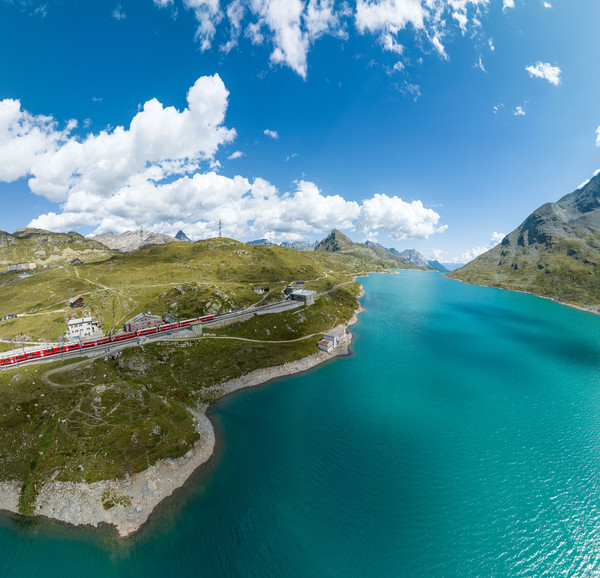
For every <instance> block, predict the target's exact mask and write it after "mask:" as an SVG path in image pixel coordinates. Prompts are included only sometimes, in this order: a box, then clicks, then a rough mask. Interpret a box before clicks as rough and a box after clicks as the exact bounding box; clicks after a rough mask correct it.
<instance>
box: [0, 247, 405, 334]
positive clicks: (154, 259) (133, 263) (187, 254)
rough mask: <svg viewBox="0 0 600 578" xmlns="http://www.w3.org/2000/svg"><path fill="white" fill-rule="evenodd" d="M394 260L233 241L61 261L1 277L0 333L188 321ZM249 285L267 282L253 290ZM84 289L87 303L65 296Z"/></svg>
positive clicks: (325, 284)
mask: <svg viewBox="0 0 600 578" xmlns="http://www.w3.org/2000/svg"><path fill="white" fill-rule="evenodd" d="M386 266H387V267H391V266H396V264H394V263H393V262H383V261H372V260H370V259H368V260H365V259H361V258H360V257H357V256H355V255H344V254H329V253H314V252H311V253H308V252H300V251H295V250H293V249H286V248H284V247H279V246H275V245H269V246H265V245H248V244H246V243H240V242H238V241H234V240H232V239H224V238H218V239H209V240H206V241H198V242H197V243H181V242H179V243H170V244H168V245H151V246H148V247H145V248H143V249H141V250H138V251H135V252H132V253H126V254H113V255H111V256H110V257H109V258H108V259H106V260H104V261H101V262H96V263H90V264H89V265H78V266H71V265H64V264H63V265H59V266H54V267H49V268H47V269H41V270H38V271H36V272H34V273H32V274H31V275H29V276H27V277H25V278H22V276H21V275H19V274H15V273H9V274H3V275H0V291H1V292H2V300H0V317H5V316H6V315H8V314H11V313H12V314H16V315H19V317H17V318H15V319H8V320H5V321H0V339H15V340H17V341H19V342H25V343H27V342H28V341H43V340H46V339H48V340H54V339H58V338H59V337H60V336H61V335H62V334H64V332H65V330H66V320H67V319H68V318H71V317H74V316H77V317H82V316H85V315H91V316H93V317H94V318H95V319H98V320H99V321H101V322H102V323H103V328H104V331H105V333H108V332H109V331H110V330H111V328H112V330H113V331H116V330H118V329H120V328H121V327H122V326H123V325H124V323H125V321H126V320H127V319H129V318H131V317H133V316H134V315H136V314H138V313H141V312H146V311H152V313H155V314H158V315H166V314H169V315H172V316H173V317H175V318H179V319H185V318H189V317H196V316H198V315H205V314H218V313H222V312H225V311H230V310H235V309H241V308H245V307H248V306H249V305H251V304H253V303H258V302H259V301H262V302H268V301H276V300H280V299H281V297H282V294H281V291H282V290H283V288H284V287H285V285H286V284H287V283H289V282H291V281H293V280H298V279H300V280H306V281H307V282H308V284H307V287H308V288H313V289H315V290H318V291H323V290H327V289H329V288H331V287H332V286H333V285H334V284H335V283H339V282H342V281H347V280H349V279H351V278H352V276H353V275H356V274H358V273H363V272H365V271H367V270H382V269H384V268H385V267H386ZM254 287H262V288H268V289H269V291H268V293H267V294H265V295H257V294H256V293H255V292H254V291H253V288H254ZM78 295H81V296H82V297H83V298H84V302H85V305H86V306H85V307H84V308H83V309H78V310H73V309H70V308H69V305H68V304H69V300H70V299H71V298H73V297H76V296H78Z"/></svg>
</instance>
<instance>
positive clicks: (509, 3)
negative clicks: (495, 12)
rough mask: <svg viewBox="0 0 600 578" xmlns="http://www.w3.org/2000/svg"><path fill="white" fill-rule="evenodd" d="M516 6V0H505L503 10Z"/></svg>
mask: <svg viewBox="0 0 600 578" xmlns="http://www.w3.org/2000/svg"><path fill="white" fill-rule="evenodd" d="M514 7H515V0H504V1H503V3H502V10H503V11H504V10H508V9H509V8H514Z"/></svg>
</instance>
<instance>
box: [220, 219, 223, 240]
mask: <svg viewBox="0 0 600 578" xmlns="http://www.w3.org/2000/svg"><path fill="white" fill-rule="evenodd" d="M222 232H223V221H221V219H219V237H220V236H221V233H222Z"/></svg>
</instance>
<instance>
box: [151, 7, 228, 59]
mask: <svg viewBox="0 0 600 578" xmlns="http://www.w3.org/2000/svg"><path fill="white" fill-rule="evenodd" d="M155 1H156V0H155ZM183 4H184V6H185V7H186V8H188V9H191V10H193V11H194V15H195V16H196V20H197V21H198V28H197V29H196V39H197V40H199V41H200V49H201V50H203V51H204V50H208V49H209V48H210V47H211V46H212V41H213V39H214V37H215V34H216V32H217V25H218V24H219V23H220V22H221V20H222V19H223V11H222V10H221V6H220V4H219V0H183Z"/></svg>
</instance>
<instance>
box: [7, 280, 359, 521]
mask: <svg viewBox="0 0 600 578" xmlns="http://www.w3.org/2000/svg"><path fill="white" fill-rule="evenodd" d="M358 290H359V285H358V283H356V282H351V283H348V284H346V285H343V286H341V287H339V288H337V289H335V290H334V291H331V292H329V293H327V294H326V295H323V296H322V297H320V298H319V299H318V300H317V302H316V304H315V305H313V306H311V307H301V308H299V309H297V310H295V311H294V312H288V313H279V314H271V315H264V316H256V317H254V318H253V319H252V320H251V321H249V322H248V326H247V328H244V325H245V324H243V323H242V324H236V325H234V326H231V327H229V328H225V329H221V330H218V331H217V330H213V333H218V334H219V335H221V336H223V335H228V336H236V335H240V334H247V335H250V336H252V338H254V339H263V338H264V339H265V341H264V342H248V341H236V340H233V339H219V338H210V337H208V338H207V337H202V338H197V339H190V340H184V341H182V342H169V343H154V344H149V345H143V346H140V347H133V348H128V349H124V350H122V351H119V352H118V353H116V354H114V355H110V356H108V357H106V358H96V359H95V360H92V361H83V362H82V363H79V362H78V360H74V361H71V362H68V364H66V363H63V362H55V363H53V364H49V365H38V366H29V367H26V368H24V369H23V368H21V369H11V370H8V371H3V372H0V480H18V481H20V482H22V484H23V486H22V492H21V502H20V511H21V512H22V513H23V514H33V513H34V510H33V505H34V503H35V499H36V495H37V492H38V491H39V489H40V488H41V486H42V485H43V484H44V483H45V482H47V481H48V480H50V479H56V480H59V481H86V482H94V481H98V480H102V479H112V478H118V477H122V476H124V475H125V474H131V473H135V472H139V471H142V470H144V469H146V468H148V467H149V466H151V465H153V464H154V463H155V462H156V461H157V460H159V459H162V458H176V457H179V456H182V455H184V454H185V453H186V452H187V451H188V450H189V449H190V448H191V447H192V446H193V444H194V443H195V442H196V441H197V440H198V439H199V436H198V433H197V432H196V431H195V428H194V421H193V418H192V416H191V414H190V412H189V411H188V410H189V408H191V407H198V406H199V405H201V404H204V403H208V402H211V401H213V399H214V398H215V396H216V395H218V393H217V392H216V391H215V390H214V389H211V388H212V387H213V386H215V385H217V384H219V383H222V382H223V381H225V380H228V379H232V378H235V377H239V376H241V375H244V374H246V373H249V372H251V371H253V370H255V369H260V368H264V367H270V366H275V365H280V364H283V363H287V362H290V361H293V360H297V359H301V358H303V357H305V356H307V355H310V354H312V353H315V352H316V351H317V349H316V344H317V342H318V340H319V338H320V337H321V334H322V332H323V331H325V330H326V329H329V328H330V327H332V326H335V325H337V324H339V323H342V322H344V321H347V320H348V319H349V318H350V317H351V315H352V312H353V310H354V308H355V306H356V295H357V293H358ZM255 320H257V321H255ZM269 327H271V328H272V329H273V331H272V332H270V331H269V330H268V328H269ZM315 333H316V334H317V335H316V336H314V337H310V338H308V339H303V340H299V341H294V342H292V343H281V342H279V340H280V339H281V338H290V337H292V338H294V339H298V338H301V337H303V336H310V335H313V334H315ZM110 505H111V504H110V503H107V504H106V507H110Z"/></svg>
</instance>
